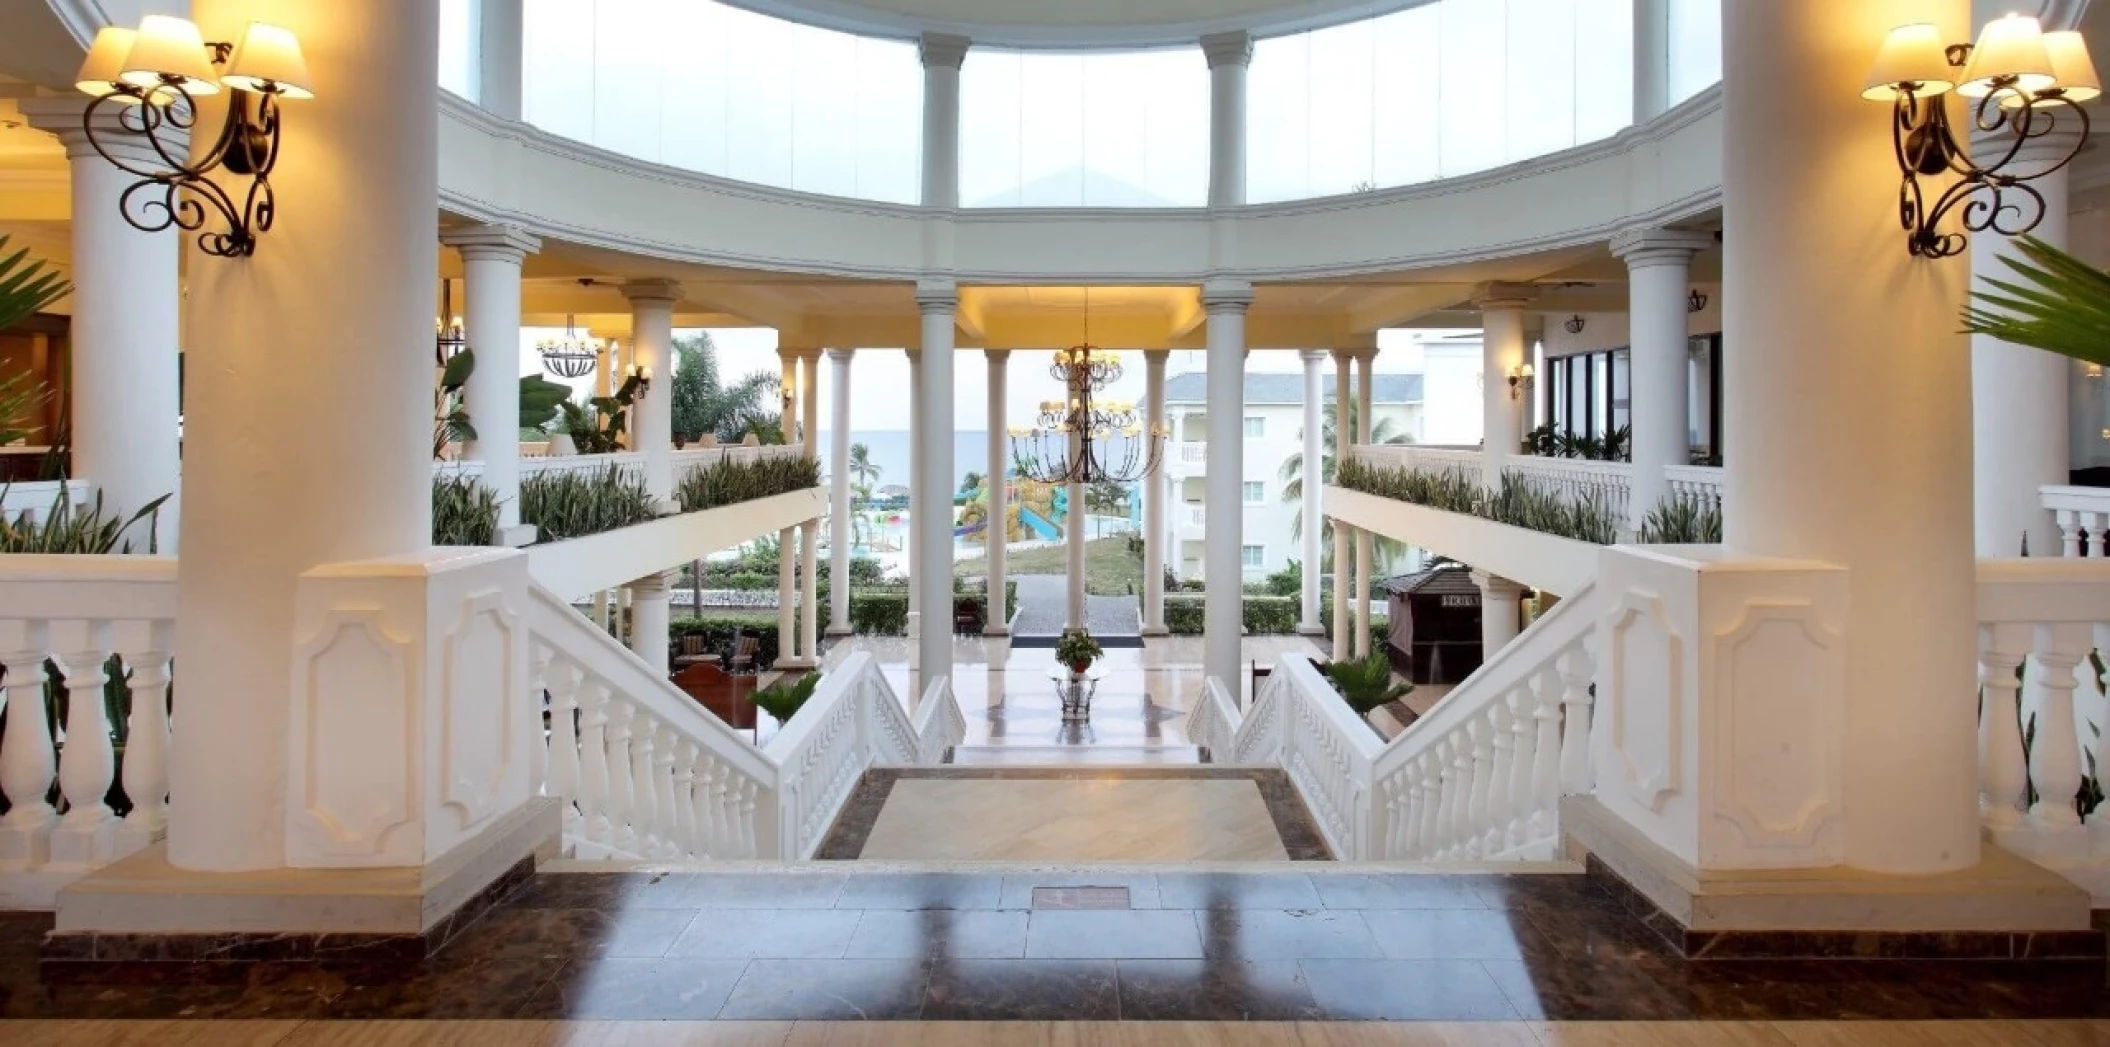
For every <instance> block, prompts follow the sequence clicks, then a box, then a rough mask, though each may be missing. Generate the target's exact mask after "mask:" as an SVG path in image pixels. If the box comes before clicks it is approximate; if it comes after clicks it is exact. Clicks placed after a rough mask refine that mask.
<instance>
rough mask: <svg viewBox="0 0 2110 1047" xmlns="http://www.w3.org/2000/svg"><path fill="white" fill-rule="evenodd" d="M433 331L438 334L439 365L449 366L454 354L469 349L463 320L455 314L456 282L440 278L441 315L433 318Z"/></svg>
mask: <svg viewBox="0 0 2110 1047" xmlns="http://www.w3.org/2000/svg"><path fill="white" fill-rule="evenodd" d="M432 327H433V330H434V331H436V332H437V333H438V337H437V338H436V339H435V342H436V344H435V345H434V348H433V352H434V353H435V354H436V356H437V359H438V362H439V365H440V366H441V367H445V366H447V361H449V360H452V359H454V354H456V353H459V352H461V351H462V350H464V349H467V348H469V338H468V335H467V334H466V333H465V332H464V331H463V328H462V318H461V317H460V316H457V315H455V312H454V282H453V281H451V280H448V279H447V278H446V277H441V278H440V315H439V316H437V317H435V318H433V321H432Z"/></svg>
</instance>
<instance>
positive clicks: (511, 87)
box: [476, 0, 527, 120]
mask: <svg viewBox="0 0 2110 1047" xmlns="http://www.w3.org/2000/svg"><path fill="white" fill-rule="evenodd" d="M521 6H522V4H521V0H477V13H476V16H477V26H476V40H477V46H476V79H477V83H476V90H477V96H476V104H477V105H478V106H479V107H481V108H482V109H483V111H484V112H487V113H490V114H491V115H492V116H496V117H499V118H501V119H505V120H518V119H520V86H521V79H520V56H521V42H522V39H523V36H524V34H525V28H526V24H527V23H526V19H525V18H524V17H523V15H522V11H521Z"/></svg>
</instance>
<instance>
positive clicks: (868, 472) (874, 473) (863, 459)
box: [850, 444, 884, 500]
mask: <svg viewBox="0 0 2110 1047" xmlns="http://www.w3.org/2000/svg"><path fill="white" fill-rule="evenodd" d="M883 471H884V470H882V469H880V468H879V463H877V462H874V461H872V449H871V448H870V447H868V446H866V445H864V444H851V445H850V475H851V476H854V477H856V478H857V482H858V483H859V484H862V485H863V486H864V488H865V495H864V497H865V499H866V500H870V499H871V497H872V485H873V484H875V483H878V482H879V474H880V473H881V472H883Z"/></svg>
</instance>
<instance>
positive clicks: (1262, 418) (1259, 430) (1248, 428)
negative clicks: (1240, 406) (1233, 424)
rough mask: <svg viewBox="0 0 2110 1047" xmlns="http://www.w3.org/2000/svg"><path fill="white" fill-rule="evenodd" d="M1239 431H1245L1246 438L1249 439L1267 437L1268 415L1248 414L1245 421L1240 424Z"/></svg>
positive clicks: (1263, 438)
mask: <svg viewBox="0 0 2110 1047" xmlns="http://www.w3.org/2000/svg"><path fill="white" fill-rule="evenodd" d="M1239 431H1240V432H1242V433H1244V434H1245V438H1246V439H1248V440H1265V439H1267V416H1266V415H1264V414H1249V415H1246V416H1245V421H1243V422H1242V423H1240V424H1239Z"/></svg>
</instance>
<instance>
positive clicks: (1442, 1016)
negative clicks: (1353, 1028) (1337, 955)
mask: <svg viewBox="0 0 2110 1047" xmlns="http://www.w3.org/2000/svg"><path fill="white" fill-rule="evenodd" d="M1300 963H1301V966H1302V967H1303V968H1304V979H1305V982H1306V983H1307V984H1309V985H1310V986H1311V996H1312V1002H1313V1003H1315V1004H1317V1005H1318V1008H1319V1011H1320V1013H1321V1014H1322V1015H1324V1016H1325V1017H1327V1018H1333V1019H1353V1020H1363V1019H1385V1020H1394V1021H1497V1020H1502V1021H1506V1020H1513V1019H1515V1018H1516V1017H1517V1010H1516V1008H1515V1007H1513V1006H1511V1005H1510V1002H1509V998H1508V997H1507V996H1505V995H1503V993H1502V990H1501V988H1500V987H1499V986H1497V985H1496V984H1495V980H1494V978H1493V977H1491V976H1489V974H1488V972H1487V971H1486V970H1485V969H1483V968H1482V967H1481V966H1480V965H1479V964H1478V963H1473V962H1470V961H1463V960H1303V961H1300Z"/></svg>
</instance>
